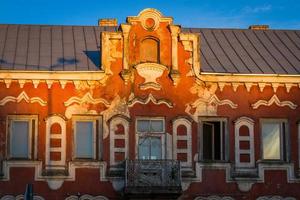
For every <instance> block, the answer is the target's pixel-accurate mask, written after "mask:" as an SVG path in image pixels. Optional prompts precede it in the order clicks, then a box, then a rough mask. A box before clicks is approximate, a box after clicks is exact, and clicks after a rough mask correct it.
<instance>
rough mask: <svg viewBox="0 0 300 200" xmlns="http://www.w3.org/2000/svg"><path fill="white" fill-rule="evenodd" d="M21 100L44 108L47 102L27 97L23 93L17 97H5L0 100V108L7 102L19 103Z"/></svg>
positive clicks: (38, 98)
mask: <svg viewBox="0 0 300 200" xmlns="http://www.w3.org/2000/svg"><path fill="white" fill-rule="evenodd" d="M22 100H24V101H25V102H26V103H38V104H40V105H41V106H46V105H47V101H44V100H42V99H41V98H40V97H31V98H30V97H29V96H28V95H27V94H26V92H25V91H23V92H21V93H20V94H19V96H17V97H14V96H6V97H4V98H3V99H1V100H0V106H4V105H5V104H7V103H8V102H15V103H20V102H21V101H22Z"/></svg>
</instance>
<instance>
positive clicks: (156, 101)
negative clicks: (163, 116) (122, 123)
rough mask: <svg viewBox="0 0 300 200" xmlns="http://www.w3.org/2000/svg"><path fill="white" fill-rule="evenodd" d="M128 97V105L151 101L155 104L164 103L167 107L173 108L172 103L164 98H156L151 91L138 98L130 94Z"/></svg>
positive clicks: (144, 103)
mask: <svg viewBox="0 0 300 200" xmlns="http://www.w3.org/2000/svg"><path fill="white" fill-rule="evenodd" d="M130 96H131V97H130V99H129V101H128V107H133V106H134V105H135V104H137V103H138V104H143V105H146V104H148V103H149V102H152V103H153V104H155V105H161V104H165V105H166V106H168V107H169V108H173V104H172V103H171V102H170V101H168V100H166V99H156V98H155V97H154V96H153V95H152V94H151V93H150V94H149V95H148V97H147V98H144V99H143V98H140V97H134V96H132V95H130Z"/></svg>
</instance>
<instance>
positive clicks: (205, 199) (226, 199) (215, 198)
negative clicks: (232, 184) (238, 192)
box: [194, 195, 234, 200]
mask: <svg viewBox="0 0 300 200" xmlns="http://www.w3.org/2000/svg"><path fill="white" fill-rule="evenodd" d="M194 200H234V198H232V197H229V196H225V197H220V196H215V195H214V196H208V197H196V198H195V199H194Z"/></svg>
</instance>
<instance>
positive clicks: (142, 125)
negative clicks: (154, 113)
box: [137, 120, 150, 132]
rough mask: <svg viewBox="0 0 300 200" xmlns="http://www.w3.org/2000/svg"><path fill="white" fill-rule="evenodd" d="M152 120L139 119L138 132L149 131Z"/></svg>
mask: <svg viewBox="0 0 300 200" xmlns="http://www.w3.org/2000/svg"><path fill="white" fill-rule="evenodd" d="M149 127H150V121H149V120H138V121H137V131H138V132H149V129H150V128H149Z"/></svg>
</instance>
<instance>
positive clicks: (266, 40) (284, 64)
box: [254, 31, 297, 73]
mask: <svg viewBox="0 0 300 200" xmlns="http://www.w3.org/2000/svg"><path fill="white" fill-rule="evenodd" d="M254 33H255V34H256V36H257V37H258V38H259V40H260V41H261V43H262V44H263V45H264V46H265V47H266V50H267V51H268V52H269V53H270V55H272V57H273V58H274V60H276V62H277V63H279V66H281V68H283V69H284V71H286V72H287V73H297V71H296V70H295V69H294V68H293V66H292V65H291V64H290V63H289V62H288V61H287V59H286V58H285V57H284V56H283V54H282V53H281V52H280V51H279V50H278V49H277V48H276V46H275V45H274V44H273V42H272V38H270V37H268V35H266V34H265V31H255V32H254Z"/></svg>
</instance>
